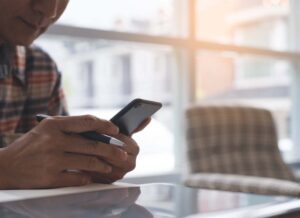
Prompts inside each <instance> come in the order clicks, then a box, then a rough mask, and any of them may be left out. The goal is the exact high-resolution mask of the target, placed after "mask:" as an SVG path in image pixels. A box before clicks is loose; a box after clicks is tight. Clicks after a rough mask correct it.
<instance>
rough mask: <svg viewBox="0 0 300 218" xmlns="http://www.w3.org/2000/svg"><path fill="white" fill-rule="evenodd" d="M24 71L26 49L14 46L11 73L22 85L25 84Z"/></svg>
mask: <svg viewBox="0 0 300 218" xmlns="http://www.w3.org/2000/svg"><path fill="white" fill-rule="evenodd" d="M25 69H26V48H25V47H24V46H16V47H15V52H14V57H13V62H12V73H13V76H15V77H17V78H18V79H19V80H20V81H21V82H22V83H23V84H25V82H26V81H25Z"/></svg>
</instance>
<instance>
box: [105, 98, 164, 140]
mask: <svg viewBox="0 0 300 218" xmlns="http://www.w3.org/2000/svg"><path fill="white" fill-rule="evenodd" d="M161 107H162V104H161V103H160V102H155V101H149V100H145V99H140V98H138V99H134V100H133V101H131V102H130V103H129V104H128V105H126V106H125V107H124V108H123V109H122V110H121V111H120V112H118V113H117V114H116V115H115V116H114V117H113V118H111V122H113V123H114V124H115V125H116V126H118V127H119V129H120V132H121V133H123V134H125V135H128V136H129V135H131V134H132V133H133V132H134V130H136V129H137V128H138V127H139V125H141V124H142V122H143V121H144V120H145V119H146V118H148V117H151V116H152V115H153V114H154V113H155V112H157V111H158V110H159V109H160V108H161Z"/></svg>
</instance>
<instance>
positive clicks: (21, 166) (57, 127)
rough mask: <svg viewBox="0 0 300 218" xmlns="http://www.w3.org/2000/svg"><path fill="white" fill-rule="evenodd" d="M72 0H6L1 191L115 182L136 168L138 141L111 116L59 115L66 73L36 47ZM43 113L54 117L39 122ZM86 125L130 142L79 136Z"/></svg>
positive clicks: (2, 3)
mask: <svg viewBox="0 0 300 218" xmlns="http://www.w3.org/2000/svg"><path fill="white" fill-rule="evenodd" d="M67 5H68V0H0V139H1V142H0V144H1V146H2V148H0V189H15V188H51V187H63V186H79V185H84V184H88V183H90V182H103V183H111V182H114V181H116V180H118V179H121V178H122V177H123V176H124V175H125V174H126V173H127V172H129V171H130V170H132V169H134V167H135V161H136V156H137V154H138V151H139V148H138V145H137V144H136V142H135V141H134V140H133V139H132V138H131V137H127V136H125V135H122V134H120V133H119V130H118V128H117V127H116V126H115V125H113V124H112V123H111V122H109V121H106V120H102V119H98V118H95V117H93V116H76V117H72V116H68V117H67V116H65V117H64V116H55V115H66V108H65V103H64V97H63V92H62V89H61V88H60V85H61V78H60V74H59V73H58V71H57V69H56V66H55V64H54V63H53V61H52V60H51V58H50V57H49V56H48V55H47V54H45V53H44V52H43V51H41V50H39V49H37V48H30V47H29V45H30V44H31V43H32V42H33V41H34V40H35V39H36V38H37V37H38V36H40V35H41V34H42V33H43V32H45V31H46V30H47V28H48V27H49V26H50V25H51V24H53V23H54V22H55V21H56V20H57V19H58V18H59V17H60V16H61V14H62V13H63V11H64V10H65V8H66V7H67ZM37 113H46V114H49V115H51V116H53V117H52V118H49V119H46V120H43V121H42V122H41V123H40V124H39V125H37V123H36V121H35V114H37ZM149 121H150V120H147V121H145V123H144V124H143V125H142V126H141V127H140V128H139V129H138V130H141V129H142V128H143V127H145V126H146V125H147V123H148V122H149ZM85 131H97V132H99V133H103V134H107V135H111V136H113V137H115V138H117V139H119V140H121V141H123V142H124V143H125V146H124V148H122V149H120V148H117V147H116V146H112V145H108V144H104V143H100V142H95V141H91V140H88V139H85V138H83V137H80V136H79V135H78V134H77V133H80V132H85ZM23 133H25V134H23ZM69 169H72V171H70V170H69ZM74 170H75V171H74Z"/></svg>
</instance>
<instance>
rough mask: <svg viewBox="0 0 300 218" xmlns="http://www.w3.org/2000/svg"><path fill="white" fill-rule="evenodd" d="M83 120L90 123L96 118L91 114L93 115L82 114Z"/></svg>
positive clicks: (96, 119) (95, 120)
mask: <svg viewBox="0 0 300 218" xmlns="http://www.w3.org/2000/svg"><path fill="white" fill-rule="evenodd" d="M83 121H84V123H86V124H90V123H95V122H97V121H98V118H97V117H95V116H93V115H84V116H83Z"/></svg>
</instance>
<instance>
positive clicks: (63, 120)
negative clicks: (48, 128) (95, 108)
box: [42, 115, 119, 135]
mask: <svg viewBox="0 0 300 218" xmlns="http://www.w3.org/2000/svg"><path fill="white" fill-rule="evenodd" d="M42 123H44V124H47V123H48V124H49V125H55V126H56V127H57V128H58V129H59V130H61V131H63V132H68V133H82V132H88V131H96V132H99V133H103V134H109V135H114V134H118V132H119V129H118V127H117V126H115V125H114V124H113V123H112V122H110V121H108V120H103V119H100V118H97V117H95V116H91V115H84V116H57V117H51V118H47V119H45V120H43V121H42Z"/></svg>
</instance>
